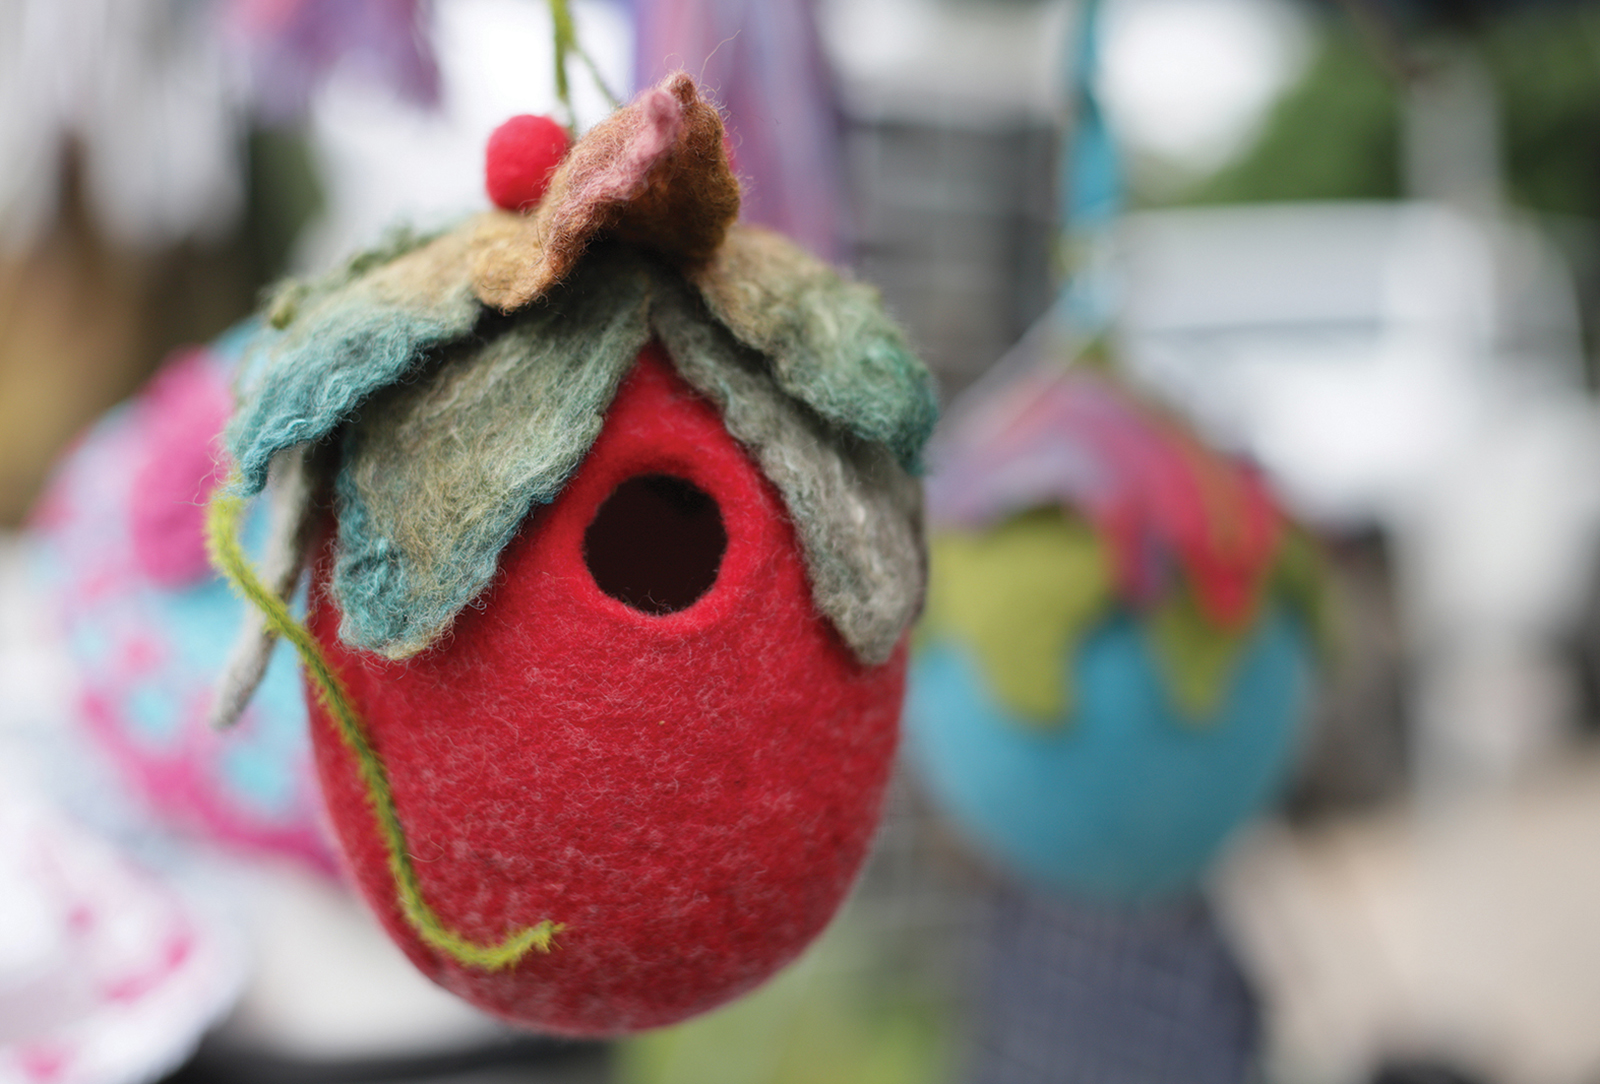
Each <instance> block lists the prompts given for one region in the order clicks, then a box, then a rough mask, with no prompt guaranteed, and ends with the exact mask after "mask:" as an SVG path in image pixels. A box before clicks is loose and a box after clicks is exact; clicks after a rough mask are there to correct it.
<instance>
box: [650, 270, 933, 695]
mask: <svg viewBox="0 0 1600 1084" xmlns="http://www.w3.org/2000/svg"><path fill="white" fill-rule="evenodd" d="M651 323H652V326H653V328H654V330H655V332H656V334H657V335H658V336H659V337H660V339H661V341H662V344H663V345H664V346H665V347H666V348H667V353H668V354H669V355H671V357H672V362H673V365H674V367H675V368H676V369H677V370H678V373H679V374H680V375H681V376H682V377H683V378H684V380H685V381H687V382H688V383H689V384H690V386H692V387H693V388H695V389H696V390H697V391H699V392H700V393H701V394H703V395H705V396H706V397H707V398H708V399H710V400H711V401H712V402H713V403H715V404H716V406H717V409H718V410H719V411H720V412H721V414H722V418H723V423H724V424H725V425H726V426H727V427H728V432H729V433H731V434H732V435H733V438H734V439H735V440H737V441H738V442H739V443H740V444H742V445H744V446H745V448H747V449H749V451H750V453H751V455H752V457H753V458H754V459H755V460H756V462H757V464H758V465H759V466H760V468H761V471H762V473H763V474H764V475H766V477H767V479H768V480H769V481H771V482H772V484H773V485H774V486H776V487H777V489H778V492H779V493H780V494H782V495H783V500H784V505H785V507H786V508H787V509H788V512H789V518H790V519H791V520H792V521H793V523H794V526H795V532H796V534H797V535H798V536H799V540H800V546H801V549H802V550H803V552H804V554H805V560H806V570H807V572H808V574H809V576H810V579H811V591H812V598H813V599H814V600H815V602H816V606H817V609H818V610H820V611H821V612H822V613H823V614H824V615H826V616H827V617H828V619H829V620H830V621H832V622H833V626H834V628H836V629H837V630H838V631H839V634H840V635H841V636H842V637H843V638H844V641H845V642H846V643H847V644H849V645H850V647H851V649H852V650H854V651H855V653H856V655H857V657H858V658H860V659H861V660H862V661H863V662H865V663H867V664H868V665H877V664H879V663H882V662H884V661H886V660H887V659H888V658H889V656H890V654H892V653H893V651H894V648H895V645H896V644H897V643H898V642H899V641H900V637H901V636H902V635H904V633H905V630H906V628H907V627H908V626H909V625H910V623H911V621H912V620H913V619H914V618H915V616H916V613H917V608H918V606H919V605H920V603H921V600H922V587H923V580H924V567H923V560H922V537H921V511H922V490H921V487H920V486H919V485H918V484H917V481H916V479H915V478H913V477H911V476H910V475H909V474H908V473H907V472H906V471H905V470H904V469H903V468H902V467H901V466H900V464H899V462H897V461H896V459H895V457H894V455H893V454H892V453H891V452H890V451H889V450H888V449H887V448H885V447H883V446H882V445H878V444H869V443H867V442H865V441H862V440H858V439H856V438H854V437H852V436H851V435H849V434H848V433H840V432H838V431H837V430H835V429H834V428H833V426H831V425H829V424H828V423H827V422H826V421H824V420H823V419H822V418H820V417H818V416H817V415H816V414H815V413H813V412H812V411H811V410H809V409H807V408H806V406H805V405H803V404H802V403H799V402H796V401H795V400H794V399H791V398H789V397H788V396H787V395H785V394H784V392H783V390H782V389H780V387H779V386H778V383H777V381H776V380H775V379H774V377H773V375H772V374H771V373H770V372H769V367H768V365H767V364H766V359H764V358H762V357H761V356H760V355H757V354H755V353H753V352H752V351H750V350H749V349H748V348H746V347H743V346H740V344H739V343H737V342H736V341H734V339H733V337H732V335H730V334H729V333H728V331H727V330H726V329H725V328H723V327H721V326H719V325H718V324H716V323H714V322H713V321H712V320H711V319H710V318H709V316H708V315H707V313H706V312H705V308H704V306H702V305H701V303H700V301H699V299H698V298H696V297H695V296H694V295H693V293H692V292H691V291H689V290H688V289H687V288H686V287H685V286H684V285H683V283H682V282H681V281H680V280H678V279H677V278H676V276H671V275H669V274H667V273H661V278H660V283H659V287H658V289H657V291H656V294H655V298H654V300H653V302H652V307H651Z"/></svg>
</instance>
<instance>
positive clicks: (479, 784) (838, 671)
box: [309, 347, 906, 1035]
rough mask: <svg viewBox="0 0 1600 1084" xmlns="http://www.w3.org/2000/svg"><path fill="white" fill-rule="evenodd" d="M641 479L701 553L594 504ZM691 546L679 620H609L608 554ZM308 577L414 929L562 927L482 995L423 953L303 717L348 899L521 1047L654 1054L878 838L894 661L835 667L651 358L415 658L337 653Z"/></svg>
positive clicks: (729, 476)
mask: <svg viewBox="0 0 1600 1084" xmlns="http://www.w3.org/2000/svg"><path fill="white" fill-rule="evenodd" d="M661 476H666V478H667V479H676V480H677V481H676V482H672V483H669V484H668V485H667V486H666V488H665V490H664V491H663V492H664V493H665V499H666V500H667V501H668V502H669V503H670V502H672V501H677V502H678V503H679V504H680V505H685V498H684V494H685V493H689V494H690V495H691V496H692V494H693V491H696V490H698V491H699V493H700V494H701V495H702V498H708V500H706V499H694V500H688V501H687V503H686V505H685V507H686V508H687V510H688V511H689V512H690V513H691V514H693V513H695V509H696V508H698V509H699V517H700V518H699V519H698V520H696V519H695V518H694V515H691V523H694V522H699V523H700V526H701V527H703V528H705V529H704V530H700V529H698V528H697V529H695V530H691V531H689V532H688V533H686V534H683V533H674V532H670V531H667V532H664V531H662V530H659V529H656V528H653V527H651V526H650V522H649V515H648V512H647V510H645V509H644V508H643V506H642V505H637V504H636V505H635V506H634V507H633V509H632V510H631V511H629V510H627V509H626V508H624V507H622V506H621V505H620V504H618V503H617V502H621V504H626V503H627V501H625V500H624V496H625V495H626V494H628V493H630V492H632V491H633V490H634V489H635V487H636V486H637V484H638V483H639V480H640V479H641V478H643V479H646V480H649V479H657V480H659V479H661ZM630 479H631V480H633V481H632V482H631V483H630ZM655 484H656V485H657V488H658V489H659V488H660V483H659V481H658V482H657V483H655ZM658 495H659V494H658ZM635 496H638V494H637V493H636V494H635ZM607 508H611V509H613V512H611V513H608V512H606V511H605V510H606V509H607ZM611 518H616V519H617V522H616V523H614V524H612V523H610V519H611ZM718 520H720V528H718V527H717V526H716V524H717V521H718ZM607 536H610V537H609V538H608V537H607ZM640 537H644V538H647V539H648V544H646V545H643V546H640V545H639V543H638V541H637V540H638V538H640ZM708 537H709V545H710V546H711V547H712V551H711V557H710V563H709V564H708V576H704V577H690V578H687V579H686V580H685V581H684V583H682V584H677V585H673V584H670V583H669V584H668V585H667V586H668V588H669V589H668V590H667V591H665V592H657V593H656V594H655V595H653V596H652V598H653V599H655V600H662V601H665V602H669V603H671V604H672V605H674V606H676V605H682V606H683V608H681V609H674V610H672V612H659V611H660V610H661V609H663V608H667V607H664V606H651V605H649V604H648V603H647V602H645V601H641V600H636V602H635V603H633V604H630V603H629V602H626V601H623V600H622V597H621V596H624V595H628V594H629V591H628V590H627V589H626V585H625V584H621V585H619V583H614V582H612V581H613V580H614V579H616V577H615V576H613V574H612V573H611V572H609V571H608V570H607V568H606V565H607V564H608V563H609V559H608V558H607V557H606V552H607V551H608V550H609V549H610V548H611V546H612V544H613V543H619V542H620V543H626V544H629V545H631V547H632V549H634V550H641V551H642V552H643V553H644V554H645V555H647V556H648V555H650V554H654V553H657V552H658V551H660V552H662V553H670V552H671V551H673V550H680V551H682V550H683V549H684V548H685V547H686V548H687V549H688V550H694V549H696V548H699V547H701V546H704V545H706V544H708V543H707V539H708ZM719 545H725V549H724V550H723V552H722V553H721V556H720V560H718V559H717V557H716V552H715V550H716V547H717V546H719ZM682 556H683V553H682V552H680V554H679V559H676V560H678V563H684V562H683V561H682V560H681V558H682ZM668 563H669V564H671V563H672V561H670V560H669V562H668ZM688 563H689V564H693V561H689V562H688ZM331 565H332V560H331V546H327V547H325V548H324V550H323V554H322V557H321V559H320V560H319V561H318V563H317V568H316V572H315V578H314V585H313V588H312V592H311V599H312V602H311V613H310V622H309V623H310V628H311V632H312V634H313V635H314V636H315V637H316V638H317V639H318V640H319V641H320V642H321V644H322V649H323V650H324V651H325V652H327V654H328V658H329V660H330V662H331V663H332V664H333V666H334V667H335V669H336V670H337V671H338V673H339V676H340V678H341V679H342V680H343V682H344V684H345V685H346V687H347V688H348V690H349V693H350V696H351V698H352V700H353V701H354V703H355V705H356V706H357V708H358V710H359V712H360V714H361V716H362V718H363V719H364V720H365V723H366V727H367V728H368V731H369V736H370V739H371V742H372V746H373V749H374V750H375V751H376V753H377V754H378V756H379V757H380V758H381V759H382V761H383V764H384V766H385V768H386V769H387V772H388V777H389V781H390V784H391V786H392V788H393V794H394V801H395V807H396V811H397V812H398V814H399V817H400V820H401V822H402V823H403V824H404V826H405V831H406V837H407V844H408V846H409V849H410V851H411V853H412V854H413V855H415V859H416V870H417V875H418V877H419V879H420V883H421V889H422V893H423V895H424V896H425V898H426V900H427V902H428V903H429V904H430V905H431V906H432V907H433V908H434V909H435V910H436V911H437V912H438V914H439V916H440V918H441V919H443V920H444V922H445V923H446V924H447V925H448V926H450V927H452V928H453V929H455V930H456V931H458V932H459V933H460V934H461V935H462V936H465V937H467V938H470V939H472V940H473V941H475V942H477V943H480V944H487V943H492V942H495V941H498V940H499V939H500V938H502V937H504V936H505V935H506V934H507V933H508V932H510V931H514V930H517V929H522V928H526V927H530V926H532V925H533V924H535V923H537V922H539V921H540V920H542V919H546V918H549V919H552V920H554V921H556V922H560V923H562V924H563V926H564V929H563V930H562V931H561V932H560V933H558V934H557V935H556V938H555V945H554V946H553V947H552V949H551V951H550V952H549V953H539V952H532V953H529V954H528V955H527V956H525V957H523V958H522V960H521V961H520V962H518V963H517V964H516V965H515V966H514V967H510V968H507V969H504V970H493V971H491V970H485V969H482V968H475V967H471V966H466V965H463V964H461V963H458V962H457V961H456V960H454V959H452V958H450V957H449V956H447V955H445V954H443V953H441V952H439V951H437V950H435V949H433V948H430V947H428V946H427V945H426V944H424V943H423V942H422V941H421V940H420V938H419V937H418V935H417V933H416V931H415V930H414V929H413V928H412V927H411V925H410V924H409V923H408V922H407V920H406V918H405V916H404V915H403V913H402V909H401V905H400V903H399V901H398V900H397V898H396V890H395V880H394V876H393V874H392V873H391V871H390V869H389V865H388V856H387V853H386V851H385V849H384V846H383V842H382V840H381V838H380V836H379V833H378V830H377V827H376V823H375V820H374V815H373V809H372V806H371V804H370V803H369V802H368V799H367V792H366V789H365V786H364V785H363V783H362V781H361V778H360V775H359V767H358V764H357V762H356V760H355V759H354V757H353V756H352V755H351V753H350V751H349V750H348V749H347V748H346V747H345V746H344V745H343V744H342V743H341V742H340V740H339V738H338V736H337V734H336V732H335V731H334V729H333V724H332V723H331V722H330V720H329V717H328V715H327V712H326V711H325V710H324V709H323V708H322V707H321V706H320V705H314V706H313V708H312V720H313V722H312V740H313V744H314V746H315V749H316V755H317V766H318V769H319V771H320V774H321V777H322V785H323V790H324V794H325V795H326V797H327V803H328V812H329V814H330V817H331V820H332V822H333V825H334V827H335V829H336V830H337V832H338V834H339V837H340V840H341V842H342V844H343V848H344V851H345V854H346V856H347V858H348V859H349V861H350V864H351V866H352V867H353V870H354V873H355V875H356V880H357V883H358V884H359V885H360V887H361V890H362V892H363V893H364V894H365V895H366V897H367V899H368V900H369V901H370V902H371V903H372V904H373V906H374V908H375V910H376V911H377V913H378V916H379V917H380V918H381V919H382V921H383V923H384V925H385V926H386V927H387V928H388V931H389V933H390V934H391V935H392V936H393V937H394V938H395V939H396V940H397V941H398V942H399V943H400V945H401V947H403V948H404V949H405V951H406V954H407V955H408V956H410V957H411V959H412V961H413V962H414V963H415V964H416V965H417V966H418V967H419V968H421V969H422V970H423V971H424V972H425V973H427V974H428V975H430V976H431V977H432V978H433V979H434V980H435V981H437V982H438V983H440V984H441V985H443V986H445V987H447V988H448V989H450V990H453V991H454V992H455V993H457V994H459V995H461V996H462V997H464V998H466V999H467V1000H468V1001H471V1002H472V1003H474V1004H476V1005H478V1006H480V1007H482V1008H484V1009H487V1010H488V1011H490V1012H492V1013H496V1014H498V1015H500V1016H503V1017H506V1018H508V1019H511V1020H514V1021H517V1022H519V1023H523V1024H527V1025H531V1026H533V1027H537V1028H539V1029H541V1030H544V1031H549V1032H558V1033H565V1034H569V1035H605V1034H614V1033H618V1032H626V1031H633V1030H637V1029H640V1028H648V1027H656V1026H660V1025H662V1024H670V1023H673V1022H675V1021H677V1020H681V1019H683V1018H684V1017H687V1016H690V1015H693V1014H694V1013H697V1012H701V1011H704V1010H706V1009H709V1008H711V1007H712V1006H715V1005H718V1004H720V1003H722V1002H724V1001H727V1000H728V999H730V998H732V997H735V996H736V995H738V994H740V993H742V992H744V991H745V990H748V989H750V988H751V987H753V986H755V985H756V984H757V983H758V982H760V981H761V980H762V979H764V978H766V977H767V976H769V975H771V974H772V972H773V971H775V970H776V969H777V968H779V967H781V966H782V965H783V964H785V963H787V962H788V961H790V960H792V959H794V958H795V957H796V956H797V955H798V954H799V953H800V950H801V949H802V948H804V947H805V945H806V943H807V942H808V941H810V940H811V938H812V937H814V936H815V935H816V934H817V933H818V932H819V931H820V930H821V929H822V927H823V926H824V925H825V924H826V923H827V921H828V919H829V917H830V916H831V915H832V914H833V912H834V910H835V909H836V908H837V907H838V906H839V903H840V901H841V900H842V899H843V898H844V895H845V893H846V892H847V891H848V890H849V888H850V884H851V882H852V881H853V880H854V878H855V875H856V871H857V870H858V869H859V868H860V866H861V862H862V860H863V858H864V857H865V855H866V851H867V846H868V844H869V843H870V841H871V838H872V832H873V827H874V826H875V825H876V824H877V821H878V813H879V808H880V806H881V804H882V801H883V794H884V787H885V784H886V783H887V781H888V778H889V769H890V763H891V760H892V758H893V755H894V749H895V738H896V724H897V718H898V716H899V709H900V697H901V691H902V687H903V682H904V678H905V661H906V658H905V648H904V645H902V646H901V648H900V650H899V651H897V652H896V653H895V655H894V657H893V658H892V659H891V660H890V661H889V662H888V663H886V664H884V665H882V666H876V667H863V666H862V665H861V664H860V663H858V662H857V661H856V659H855V657H854V656H853V655H852V654H851V653H850V651H849V649H848V648H846V647H845V645H844V642H843V641H842V640H840V638H839V636H838V634H837V633H836V632H835V631H834V630H833V628H832V626H830V625H829V624H828V623H827V621H826V620H825V619H824V618H823V617H822V616H821V615H819V614H818V612H817V610H816V609H815V607H814V606H813V605H812V602H811V589H810V586H809V583H808V581H807V579H806V569H805V563H804V560H803V559H802V557H801V553H800V549H799V545H798V543H797V541H796V539H795V534H794V528H793V526H792V525H791V524H790V521H789V516H788V514H787V512H786V511H785V509H784V506H783V503H782V500H781V499H780V497H779V496H778V493H777V491H776V490H775V489H774V488H773V487H772V485H771V483H769V482H768V481H767V479H766V478H764V477H763V476H762V474H761V472H760V470H759V469H758V468H757V467H756V465H755V464H754V463H753V462H752V461H751V460H750V457H749V456H748V454H747V453H746V452H745V451H744V449H743V448H742V447H740V445H739V444H738V443H737V442H736V441H735V440H734V439H733V437H731V436H730V435H729V434H728V432H727V430H726V429H725V428H724V427H723V424H722V420H721V418H720V417H719V416H718V414H717V411H716V409H715V408H714V407H713V406H712V405H711V404H710V403H709V402H707V401H706V400H705V399H703V398H701V397H699V396H698V395H696V394H695V393H694V392H693V391H691V390H690V389H689V388H688V386H687V385H685V384H684V383H683V381H682V380H681V379H680V378H679V377H678V376H677V374H676V373H675V372H674V371H673V369H672V366H671V364H670V362H668V361H667V360H666V359H665V357H664V356H663V355H662V353H661V351H660V348H659V347H651V348H649V349H647V350H646V351H645V352H644V354H643V356H642V357H641V358H640V360H639V363H638V365H637V366H636V367H635V369H634V371H633V373H632V375H631V376H630V377H629V378H628V379H627V380H626V381H625V382H624V384H623V386H622V388H621V390H620V391H619V392H618V393H617V397H616V399H615V401H614V402H613V404H612V406H611V409H610V411H609V412H608V413H607V416H606V422H605V428H604V430H603V431H602V432H601V434H600V437H599V439H598V440H597V441H596V442H595V444H594V447H593V448H592V449H591V450H590V452H589V455H588V458H587V459H585V461H584V463H583V466H582V467H581V468H580V469H579V471H578V473H577V474H576V475H575V476H574V477H573V478H572V480H571V481H570V482H569V483H568V484H567V487H566V489H565V490H564V491H563V492H562V493H561V495H560V496H559V497H558V498H557V499H556V501H555V503H553V504H551V505H549V506H546V507H544V508H542V509H539V510H537V511H535V512H534V513H533V514H532V515H531V516H530V517H529V518H528V520H527V522H526V523H524V525H523V527H522V531H521V533H520V534H519V535H518V536H517V538H516V539H515V540H514V541H513V542H512V543H511V544H510V545H509V546H508V547H507V548H506V550H505V552H504V554H503V555H502V556H501V560H500V570H501V574H500V576H499V577H498V578H497V579H496V581H495V585H494V586H493V587H492V588H491V589H490V590H489V592H488V593H487V594H486V595H485V596H484V597H483V599H482V600H481V605H474V606H471V607H468V608H467V609H466V610H463V611H462V613H461V614H460V616H459V617H457V619H456V622H455V626H454V628H453V629H452V631H451V634H450V636H449V638H448V639H446V640H445V641H443V642H442V643H441V644H440V645H439V646H437V647H435V648H434V649H432V650H430V651H428V652H426V653H424V654H422V655H419V656H417V657H415V658H412V659H410V660H408V661H405V662H388V661H386V660H384V659H382V658H379V657H377V656H375V655H369V654H365V653H362V652H359V651H355V650H353V649H351V648H348V647H346V646H345V645H344V644H342V643H341V642H340V640H339V637H338V627H339V613H338V610H337V607H336V606H335V605H334V603H333V601H332V599H331V596H330V594H329V591H328V582H329V575H330V569H331ZM679 588H683V590H682V591H681V592H680V591H679ZM612 592H615V594H613V593H612ZM697 592H699V595H698V597H697V598H695V597H693V596H695V594H696V593H697ZM680 595H681V597H680ZM673 599H677V601H676V602H672V600H673Z"/></svg>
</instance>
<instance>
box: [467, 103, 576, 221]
mask: <svg viewBox="0 0 1600 1084" xmlns="http://www.w3.org/2000/svg"><path fill="white" fill-rule="evenodd" d="M569 143H570V140H569V139H568V138H567V130H566V129H565V128H563V127H561V125H559V124H557V123H556V122H555V121H554V120H552V119H550V118H549V117H536V116H534V115H533V114H531V113H524V114H522V115H521V116H518V117H512V118H511V119H510V120H508V121H506V122H505V123H504V124H502V125H501V126H500V127H498V128H496V129H495V130H494V134H493V135H491V136H490V137H489V149H488V153H487V154H486V156H485V162H484V187H485V188H487V189H488V191H489V198H490V199H492V200H494V203H495V206H496V207H503V208H505V209H506V210H508V211H521V210H525V209H527V208H529V207H532V206H534V205H535V204H537V203H538V202H539V201H540V200H541V199H543V198H544V191H545V189H546V188H549V187H550V174H551V173H552V172H554V171H555V168H556V166H558V165H560V164H561V159H562V158H564V157H566V153H567V147H568V145H569Z"/></svg>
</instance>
